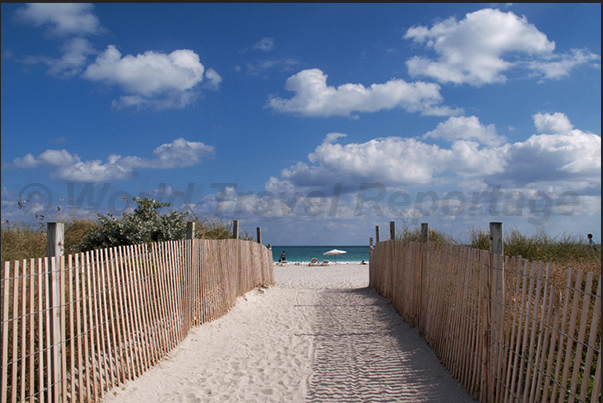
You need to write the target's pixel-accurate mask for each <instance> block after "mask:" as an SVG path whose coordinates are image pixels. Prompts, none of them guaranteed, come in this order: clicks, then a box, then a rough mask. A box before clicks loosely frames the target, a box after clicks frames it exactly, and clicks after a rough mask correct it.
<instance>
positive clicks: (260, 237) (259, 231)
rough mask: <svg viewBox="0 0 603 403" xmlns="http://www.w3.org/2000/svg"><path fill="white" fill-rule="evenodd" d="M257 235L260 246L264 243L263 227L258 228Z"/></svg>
mask: <svg viewBox="0 0 603 403" xmlns="http://www.w3.org/2000/svg"><path fill="white" fill-rule="evenodd" d="M256 233H257V241H258V243H259V244H261V243H262V227H257V228H256Z"/></svg>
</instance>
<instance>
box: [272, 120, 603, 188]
mask: <svg viewBox="0 0 603 403" xmlns="http://www.w3.org/2000/svg"><path fill="white" fill-rule="evenodd" d="M534 120H535V123H536V124H537V126H538V127H539V129H544V128H553V129H555V130H557V132H553V133H551V134H535V135H532V136H531V137H529V138H528V139H527V140H526V141H521V142H516V143H504V144H503V143H502V142H503V140H504V139H503V138H501V137H498V136H496V131H495V128H494V126H493V125H489V126H484V125H481V124H480V123H479V121H478V120H477V118H475V117H472V118H461V119H456V118H450V119H449V120H448V121H447V122H445V123H443V124H440V125H439V126H438V127H437V128H436V129H435V130H433V131H431V132H428V133H427V134H426V135H425V136H424V137H443V138H446V139H447V140H450V141H451V142H452V144H451V145H450V147H449V148H443V147H439V146H437V145H430V144H427V143H425V142H423V141H421V140H420V139H418V138H402V137H386V138H376V139H373V140H370V141H367V142H365V143H350V144H346V145H342V144H339V143H338V142H337V140H338V139H340V138H342V137H345V135H344V134H341V133H330V134H328V135H327V137H326V138H325V140H324V141H323V142H322V144H320V145H319V146H318V147H316V149H315V150H314V152H312V153H310V154H309V155H308V161H307V162H304V161H300V162H298V163H297V164H295V165H292V166H291V167H289V168H286V169H283V170H282V171H281V173H280V177H279V178H276V177H272V178H270V180H269V181H268V182H267V183H266V189H267V190H270V191H273V192H277V191H285V192H287V193H293V192H295V191H308V190H311V189H319V190H320V189H326V188H329V187H332V186H333V184H334V183H343V184H344V186H347V188H349V189H354V188H355V189H356V190H357V189H358V185H359V184H360V183H381V184H383V185H384V186H386V187H388V188H396V187H397V188H400V187H403V188H406V187H416V186H423V187H424V186H426V185H430V186H441V185H443V184H448V185H452V184H454V183H457V184H459V185H464V184H467V183H475V182H476V181H478V182H480V183H483V184H489V185H492V186H496V185H499V184H504V186H506V187H507V188H517V187H524V186H539V187H541V188H542V187H543V186H544V187H546V186H556V187H558V188H566V189H572V190H581V191H586V190H587V189H597V188H600V185H601V177H600V175H601V137H600V136H598V135H595V134H592V133H585V132H582V131H580V130H575V129H571V124H570V123H569V120H567V118H566V117H565V115H563V114H560V113H558V114H553V115H547V116H544V115H542V114H537V115H534ZM554 121H556V123H557V124H556V125H554V124H551V122H554ZM544 122H548V123H544ZM568 125H569V127H570V130H569V131H568V130H567V129H568ZM463 127H468V128H469V130H468V131H467V132H464V131H463V130H462V129H463ZM473 140H478V141H479V142H476V141H473Z"/></svg>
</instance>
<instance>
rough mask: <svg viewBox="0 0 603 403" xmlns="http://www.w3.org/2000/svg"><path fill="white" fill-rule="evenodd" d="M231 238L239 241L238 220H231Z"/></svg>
mask: <svg viewBox="0 0 603 403" xmlns="http://www.w3.org/2000/svg"><path fill="white" fill-rule="evenodd" d="M232 237H233V238H234V239H239V220H232Z"/></svg>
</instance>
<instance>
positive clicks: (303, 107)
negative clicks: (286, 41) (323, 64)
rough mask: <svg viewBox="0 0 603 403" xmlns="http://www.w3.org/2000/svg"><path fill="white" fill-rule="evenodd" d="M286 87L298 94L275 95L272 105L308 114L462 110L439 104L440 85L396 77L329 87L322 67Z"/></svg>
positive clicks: (300, 75)
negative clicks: (370, 83)
mask: <svg viewBox="0 0 603 403" xmlns="http://www.w3.org/2000/svg"><path fill="white" fill-rule="evenodd" d="M285 89H286V90H288V91H292V92H294V93H295V96H294V97H293V98H291V99H283V98H280V97H274V98H272V99H270V100H269V101H268V105H267V106H269V107H271V108H273V110H275V111H277V112H283V113H298V114H301V115H305V116H321V117H327V116H333V115H338V116H349V115H350V114H351V113H352V112H376V111H379V110H382V109H392V108H395V107H401V108H403V109H405V110H406V111H408V112H420V113H421V114H422V115H435V116H449V115H457V114H460V113H462V111H461V110H459V109H452V108H449V107H446V106H439V104H441V103H442V100H443V97H442V95H441V94H440V86H439V85H437V84H432V83H424V82H421V81H419V82H415V83H407V82H406V81H404V80H401V79H393V80H390V81H388V82H386V83H385V84H372V85H371V86H370V87H368V88H367V87H364V86H363V85H362V84H343V85H340V86H339V87H337V88H335V87H333V86H327V75H326V74H324V73H323V72H322V71H321V70H319V69H309V70H303V71H301V72H299V73H297V74H295V75H293V76H291V77H289V78H288V79H287V81H286V83H285Z"/></svg>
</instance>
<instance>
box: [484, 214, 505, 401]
mask: <svg viewBox="0 0 603 403" xmlns="http://www.w3.org/2000/svg"><path fill="white" fill-rule="evenodd" d="M503 256H504V243H503V224H502V223H501V222H491V223H490V276H489V281H490V329H489V331H490V340H491V341H490V349H489V351H488V354H489V357H488V361H489V369H490V371H489V376H488V396H489V399H494V383H495V381H496V380H495V375H497V376H498V375H499V374H495V371H497V372H498V371H499V369H500V368H499V367H500V363H499V360H500V356H501V351H500V343H496V340H501V337H502V334H503V333H502V332H503V329H502V325H503V315H504V309H503V307H504V303H505V300H504V298H505V273H504V263H503V262H504V257H503Z"/></svg>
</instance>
